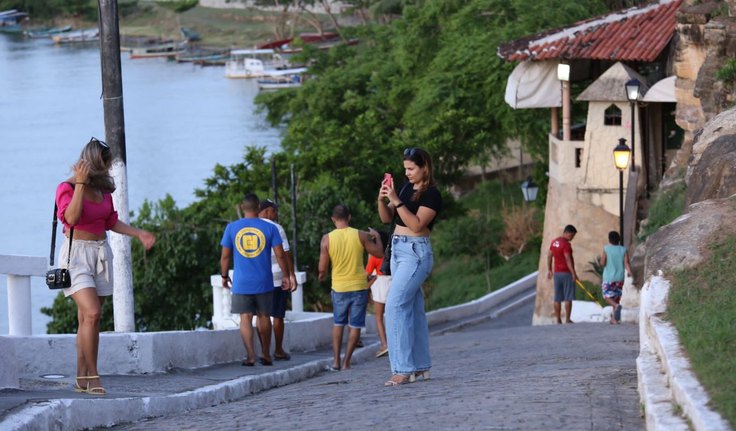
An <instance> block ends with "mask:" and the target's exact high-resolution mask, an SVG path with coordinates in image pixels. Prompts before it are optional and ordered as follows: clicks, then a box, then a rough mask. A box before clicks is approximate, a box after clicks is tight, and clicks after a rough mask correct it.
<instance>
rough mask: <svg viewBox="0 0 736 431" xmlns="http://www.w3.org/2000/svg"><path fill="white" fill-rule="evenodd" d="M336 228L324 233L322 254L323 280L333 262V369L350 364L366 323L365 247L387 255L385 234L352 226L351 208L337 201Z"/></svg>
mask: <svg viewBox="0 0 736 431" xmlns="http://www.w3.org/2000/svg"><path fill="white" fill-rule="evenodd" d="M331 218H332V223H334V224H335V230H333V231H332V232H330V233H328V234H326V235H325V236H323V237H322V242H321V243H320V254H319V280H320V281H324V280H325V279H326V278H327V270H328V269H329V267H330V263H332V310H333V311H332V314H333V318H334V326H333V328H332V354H333V359H332V366H331V367H330V369H331V370H333V371H337V370H340V369H348V368H350V358H351V357H352V355H353V351H354V350H355V346H356V344H357V343H358V339H359V337H360V330H361V329H362V328H364V327H365V310H366V306H367V305H368V279H367V277H366V275H365V271H364V269H363V268H365V262H364V257H365V251H368V253H370V254H372V255H373V256H376V257H383V243H382V242H381V236H380V235H379V234H378V232H376V231H375V230H374V229H372V228H368V232H365V231H361V230H358V229H355V228H352V227H350V218H351V214H350V210H349V209H348V207H347V206H346V205H343V204H340V205H337V206H336V207H335V208H334V209H333V210H332V217H331ZM345 325H348V326H349V327H350V333H349V337H348V346H347V349H346V350H345V357H344V358H343V361H342V362H341V361H340V349H341V347H342V334H343V328H344V327H345Z"/></svg>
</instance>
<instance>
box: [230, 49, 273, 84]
mask: <svg viewBox="0 0 736 431" xmlns="http://www.w3.org/2000/svg"><path fill="white" fill-rule="evenodd" d="M286 66H287V62H286V60H284V59H283V58H282V57H281V55H279V54H277V53H276V52H275V51H274V50H273V49H236V50H232V51H230V59H229V60H228V61H227V63H225V76H226V77H228V78H260V77H262V76H268V72H269V70H275V69H281V68H284V67H286Z"/></svg>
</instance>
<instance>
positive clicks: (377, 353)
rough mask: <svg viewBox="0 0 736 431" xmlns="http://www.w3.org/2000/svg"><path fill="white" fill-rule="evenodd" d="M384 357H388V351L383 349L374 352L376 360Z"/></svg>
mask: <svg viewBox="0 0 736 431" xmlns="http://www.w3.org/2000/svg"><path fill="white" fill-rule="evenodd" d="M386 355H388V349H383V350H379V351H378V352H376V358H382V357H384V356H386Z"/></svg>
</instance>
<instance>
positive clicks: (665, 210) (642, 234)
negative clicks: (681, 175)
mask: <svg viewBox="0 0 736 431" xmlns="http://www.w3.org/2000/svg"><path fill="white" fill-rule="evenodd" d="M686 195H687V185H686V184H685V181H679V182H677V183H675V184H673V185H672V186H670V187H668V188H665V189H662V190H659V191H658V192H657V196H656V197H655V199H654V202H653V203H652V206H651V208H650V209H649V215H648V217H647V220H646V224H643V225H642V227H641V229H640V231H639V234H638V237H639V239H640V240H644V239H646V238H647V237H648V236H649V235H651V234H653V233H654V232H656V231H657V230H658V229H659V228H661V227H662V226H665V225H668V224H670V223H672V222H673V221H674V220H675V219H676V218H677V217H679V216H680V215H682V213H684V212H685V198H686Z"/></svg>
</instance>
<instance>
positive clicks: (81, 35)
mask: <svg viewBox="0 0 736 431" xmlns="http://www.w3.org/2000/svg"><path fill="white" fill-rule="evenodd" d="M51 39H52V40H53V41H54V43H58V44H62V43H86V42H97V41H99V40H100V29H98V28H97V27H93V28H86V29H82V30H76V31H69V32H66V33H59V34H55V35H53V36H51Z"/></svg>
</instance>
